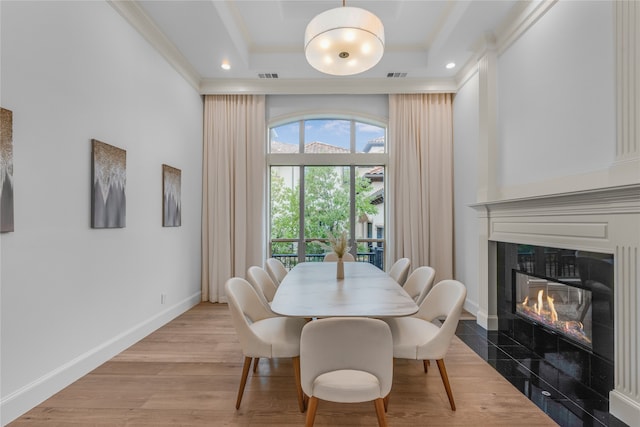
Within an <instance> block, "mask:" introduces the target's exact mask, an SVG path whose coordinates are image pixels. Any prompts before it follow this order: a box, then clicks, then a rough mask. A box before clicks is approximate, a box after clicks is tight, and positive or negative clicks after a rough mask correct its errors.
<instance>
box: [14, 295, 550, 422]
mask: <svg viewBox="0 0 640 427" xmlns="http://www.w3.org/2000/svg"><path fill="white" fill-rule="evenodd" d="M242 362H243V356H242V353H241V351H240V346H239V343H238V340H237V338H236V333H235V330H234V328H233V325H232V324H231V318H230V315H229V310H228V308H227V306H226V305H225V304H209V303H202V304H199V305H198V306H196V307H194V308H193V309H191V310H189V311H188V312H186V313H184V314H183V315H181V316H179V317H178V318H176V319H175V320H173V321H172V322H170V323H169V324H167V325H165V326H164V327H162V328H160V329H159V330H157V331H156V332H154V333H153V334H151V335H149V336H148V337H146V338H144V339H143V340H141V341H140V342H138V343H137V344H135V345H133V346H132V347H130V348H129V349H127V350H125V351H124V352H122V353H121V354H119V355H118V356H116V357H114V358H113V359H111V360H110V361H108V362H107V363H105V364H104V365H102V366H100V367H98V368H97V369H95V370H94V371H92V372H91V373H89V374H88V375H86V376H85V377H83V378H81V379H79V380H78V381H76V382H75V383H73V384H72V385H70V386H69V387H67V388H66V389H64V390H62V391H61V392H59V393H57V394H56V395H54V396H52V397H51V398H50V399H48V400H46V401H45V402H43V403H42V404H41V405H39V406H37V407H36V408H34V409H32V410H31V411H29V412H28V413H26V414H25V415H23V416H22V417H20V418H19V419H17V420H16V421H14V422H13V423H11V424H9V425H10V426H12V427H19V426H29V427H37V426H61V427H62V426H64V427H68V426H101V427H102V426H302V425H304V420H305V415H304V414H302V413H300V412H299V410H298V404H297V400H296V392H295V387H294V383H293V367H292V363H291V360H286V359H280V360H261V361H260V364H259V367H258V372H257V373H255V374H253V373H251V374H250V375H249V379H248V380H247V387H246V389H245V392H244V398H243V400H242V405H241V406H240V409H239V410H236V409H235V401H236V393H237V388H238V383H239V380H240V373H241V370H242ZM445 362H446V366H447V371H448V374H449V380H450V383H451V387H452V389H453V394H454V398H455V401H456V407H457V410H456V411H455V412H453V411H451V409H450V407H449V402H448V400H447V395H446V393H445V390H444V387H443V385H442V381H441V379H440V375H439V373H438V369H437V367H436V365H435V363H432V364H431V369H430V370H429V373H428V374H424V373H423V370H422V363H421V362H417V361H407V360H397V361H396V363H395V369H394V384H393V388H392V390H391V399H390V401H389V411H388V413H387V421H388V423H389V426H391V427H393V426H411V427H414V426H424V425H429V426H500V425H502V426H513V425H517V424H520V425H526V426H554V425H556V424H555V423H554V422H553V421H552V420H551V419H550V418H549V417H548V416H547V415H546V414H544V413H543V412H542V411H540V409H538V408H537V407H536V406H535V405H534V404H533V403H532V402H531V401H529V400H528V399H527V398H526V397H525V396H524V395H522V394H521V393H520V392H519V391H518V390H516V388H514V387H513V386H512V385H511V384H510V383H509V382H508V381H507V380H505V379H504V378H502V377H501V376H500V374H498V373H497V372H496V371H495V370H494V369H493V368H492V367H491V366H489V365H488V364H487V363H485V362H484V361H483V360H482V359H481V358H480V357H479V356H477V355H476V354H475V353H474V352H473V351H472V350H471V349H469V348H468V347H467V346H466V345H465V344H463V343H462V342H461V341H460V340H459V339H458V338H457V337H454V339H453V342H452V344H451V348H450V350H449V353H448V355H447V357H446V358H445ZM315 425H316V426H318V427H322V426H376V425H377V419H376V413H375V409H374V404H373V403H363V404H335V403H330V402H323V401H321V402H320V404H319V406H318V412H317V415H316V422H315Z"/></svg>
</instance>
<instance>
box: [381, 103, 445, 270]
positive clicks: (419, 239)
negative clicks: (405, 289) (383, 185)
mask: <svg viewBox="0 0 640 427" xmlns="http://www.w3.org/2000/svg"><path fill="white" fill-rule="evenodd" d="M451 101H452V99H451V94H449V93H443V94H409V95H390V96H389V147H390V149H389V150H390V153H389V154H390V163H391V164H390V166H391V173H392V174H393V175H392V177H391V178H392V179H391V183H390V185H391V189H392V191H390V193H391V194H390V209H389V215H390V223H391V224H392V230H391V233H390V235H391V238H392V241H391V242H390V252H391V253H390V255H391V259H392V260H396V259H400V258H404V257H406V258H409V259H410V260H411V265H412V266H413V267H414V268H417V267H420V266H431V267H433V268H434V269H435V270H436V279H435V280H436V282H437V281H439V280H442V279H451V278H453V122H452V102H451Z"/></svg>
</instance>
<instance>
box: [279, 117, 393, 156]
mask: <svg viewBox="0 0 640 427" xmlns="http://www.w3.org/2000/svg"><path fill="white" fill-rule="evenodd" d="M304 125H305V130H304V131H305V137H304V139H305V142H306V143H310V142H316V141H317V142H324V143H326V144H331V145H336V146H338V147H342V148H345V149H349V135H350V121H349V120H341V119H335V120H334V119H330V120H306V121H305V122H304ZM299 129H300V122H297V121H296V122H292V123H288V124H285V125H282V126H278V127H275V128H272V129H271V139H272V140H273V141H278V142H284V143H287V144H294V145H297V144H298V142H299V137H300V131H299ZM384 136H385V129H384V128H383V127H380V126H376V125H372V124H368V123H362V122H356V151H357V152H362V150H363V148H364V147H365V145H366V144H367V143H368V142H369V141H371V140H374V139H376V138H380V137H384Z"/></svg>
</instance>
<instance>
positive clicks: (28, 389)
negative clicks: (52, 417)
mask: <svg viewBox="0 0 640 427" xmlns="http://www.w3.org/2000/svg"><path fill="white" fill-rule="evenodd" d="M200 298H201V294H200V292H197V293H195V294H193V295H191V296H189V297H187V298H185V299H184V300H182V301H180V302H178V303H177V304H175V305H173V306H171V307H168V308H167V309H166V310H164V311H162V312H160V313H158V314H156V315H155V316H152V317H150V318H149V319H147V320H145V321H143V322H141V323H139V324H138V325H136V326H134V327H132V328H131V329H129V330H127V331H124V332H122V333H121V334H119V335H117V336H115V337H113V338H112V339H110V340H109V341H106V342H105V343H103V344H101V345H99V346H97V347H95V348H93V349H91V350H89V351H87V352H86V353H84V354H82V355H80V356H78V357H76V358H75V359H73V360H71V361H69V362H67V363H65V364H64V365H62V366H59V367H58V368H56V369H54V370H53V371H50V372H48V373H47V374H45V375H43V376H42V377H40V378H38V379H37V380H35V381H33V382H32V383H30V384H27V385H25V386H24V387H22V388H20V389H19V390H16V391H15V392H13V393H11V394H9V395H8V396H5V397H4V398H3V399H2V401H1V402H0V417H1V418H0V423H1V424H2V425H3V426H4V425H6V424H8V423H10V422H11V421H13V420H15V419H16V418H18V417H19V416H20V415H22V414H24V413H25V412H27V411H29V410H30V409H31V408H33V407H35V406H37V405H39V404H40V403H42V402H43V401H45V400H46V399H48V398H49V397H51V396H53V395H54V394H55V393H57V392H59V391H60V390H62V389H63V388H65V387H67V386H68V385H69V384H71V383H73V382H74V381H76V380H78V379H79V378H81V377H83V376H84V375H86V374H87V373H89V372H91V371H92V370H94V369H95V368H97V367H98V366H100V365H102V364H103V363H104V362H106V361H108V360H109V359H111V358H112V357H114V356H115V355H117V354H118V353H120V352H122V351H123V350H125V349H127V348H128V347H130V346H132V345H133V344H135V343H136V342H138V341H140V340H141V339H142V338H144V337H146V336H147V335H149V334H150V333H152V332H153V331H155V330H157V329H158V328H160V327H161V326H163V325H165V324H167V323H168V322H169V321H171V320H173V319H174V318H176V317H177V316H179V315H181V314H182V313H184V312H185V311H187V310H189V309H190V308H192V307H193V306H195V305H197V304H199V303H200Z"/></svg>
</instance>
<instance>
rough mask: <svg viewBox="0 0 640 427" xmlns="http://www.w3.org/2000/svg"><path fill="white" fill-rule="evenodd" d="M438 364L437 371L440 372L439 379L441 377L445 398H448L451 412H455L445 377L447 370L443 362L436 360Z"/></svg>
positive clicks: (447, 380) (447, 378)
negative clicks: (445, 393)
mask: <svg viewBox="0 0 640 427" xmlns="http://www.w3.org/2000/svg"><path fill="white" fill-rule="evenodd" d="M436 363H437V364H438V369H439V370H440V377H442V383H443V384H444V388H445V390H446V391H447V397H448V398H449V404H451V410H452V411H455V410H456V404H455V403H454V402H453V393H452V392H451V386H450V385H449V377H448V376H447V369H446V368H445V367H444V360H443V359H439V360H436Z"/></svg>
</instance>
